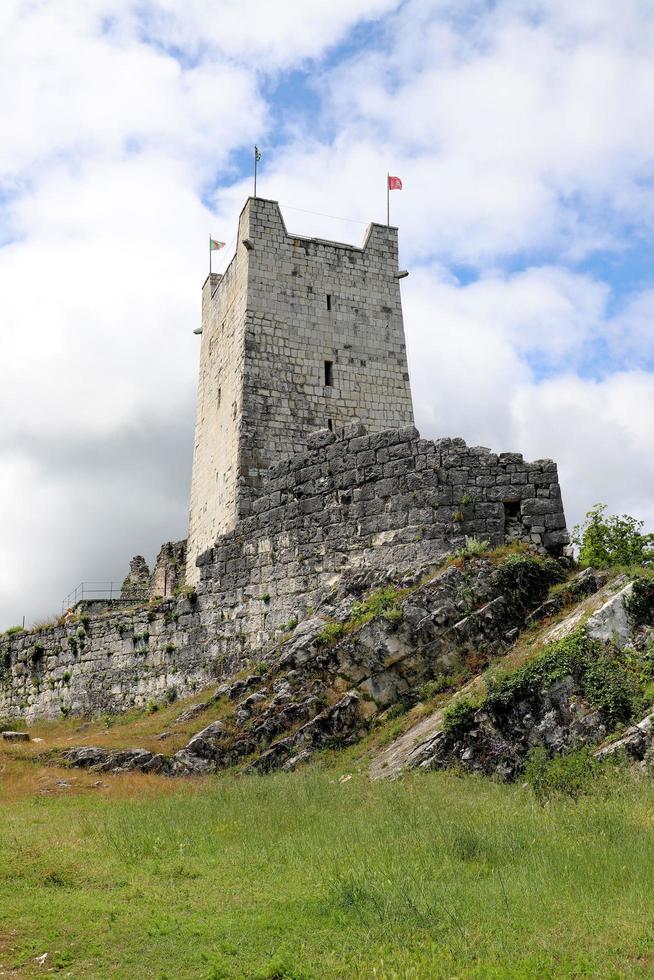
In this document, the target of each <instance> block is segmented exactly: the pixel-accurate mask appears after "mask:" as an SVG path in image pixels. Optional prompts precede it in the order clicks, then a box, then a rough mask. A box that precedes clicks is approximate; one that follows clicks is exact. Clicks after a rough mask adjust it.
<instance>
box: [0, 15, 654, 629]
mask: <svg viewBox="0 0 654 980" xmlns="http://www.w3.org/2000/svg"><path fill="white" fill-rule="evenodd" d="M653 55H654V8H652V5H651V3H650V2H649V0H621V2H620V3H619V4H616V3H615V0H577V2H575V3H574V4H571V3H570V2H569V0H497V2H494V3H491V2H483V0H403V2H402V3H398V2H397V0H330V2H326V0H313V2H312V3H310V4H307V3H305V2H301V0H278V2H277V3H275V4H270V3H269V2H268V0H214V2H212V3H211V4H207V3H206V2H204V0H186V2H185V3H184V4H179V3H174V2H173V0H87V2H85V3H84V4H80V3H79V2H77V0H40V2H39V3H33V2H31V0H30V2H28V0H8V2H7V3H4V4H3V5H2V8H1V10H0V98H1V99H2V105H3V107H4V108H5V112H4V113H3V117H4V123H3V142H2V145H1V146H0V324H1V325H2V330H1V331H0V357H1V358H2V362H3V364H5V365H11V370H10V371H5V375H4V379H3V385H2V387H1V389H0V412H1V415H2V420H3V425H2V427H1V429H0V539H1V540H2V542H3V553H4V556H5V562H4V563H3V565H2V566H0V626H2V625H11V623H12V622H13V621H14V620H16V619H20V617H21V616H22V615H23V614H25V615H26V616H27V618H28V620H29V619H30V618H34V617H37V616H38V615H42V614H48V613H49V612H52V611H54V610H55V609H56V607H57V603H58V601H59V599H60V598H61V596H63V595H64V594H65V593H67V592H68V591H70V589H71V588H72V587H74V585H76V584H77V582H78V581H80V580H82V579H91V578H95V579H110V578H120V577H122V575H123V574H124V571H125V570H126V568H127V563H128V561H129V558H130V557H131V556H132V555H133V554H135V553H143V554H145V555H146V556H147V558H148V559H149V560H151V559H152V557H153V555H154V553H155V552H156V550H157V548H158V546H159V544H160V543H161V542H163V541H164V540H168V539H171V538H180V537H183V536H184V534H185V529H186V513H187V496H188V484H189V476H190V455H191V442H192V428H193V417H194V402H195V381H196V372H197V355H198V350H197V338H196V337H194V335H193V333H192V331H193V328H194V327H195V326H197V323H198V322H199V298H200V287H201V285H202V280H203V278H204V275H205V273H206V268H207V251H206V245H207V237H208V235H209V234H212V235H213V236H214V237H216V238H219V239H222V240H224V241H228V242H229V241H231V240H232V239H233V237H234V234H235V231H236V218H237V215H238V213H239V211H240V209H241V207H242V205H243V201H244V199H245V196H246V195H247V194H248V193H249V192H250V190H251V168H252V146H253V144H254V143H255V142H256V143H257V144H258V145H259V146H260V147H261V150H262V153H263V158H262V161H261V165H260V171H259V177H260V182H259V192H260V193H261V194H262V195H264V196H268V197H272V198H274V199H276V200H279V201H280V202H282V205H283V211H284V215H285V219H286V221H287V225H288V227H289V228H290V229H291V230H294V231H297V232H298V233H305V234H312V235H317V236H321V237H326V238H335V239H339V240H345V241H354V242H360V241H361V240H362V237H363V234H364V231H365V226H366V223H367V222H368V221H370V220H382V221H383V220H384V219H385V175H386V172H387V171H390V172H391V173H397V174H398V175H400V176H401V177H402V179H403V181H404V190H403V191H401V192H395V193H394V194H393V195H392V199H391V200H392V219H393V221H394V222H395V223H397V224H398V225H399V228H400V247H401V258H402V264H403V265H404V266H406V267H407V268H408V269H409V270H410V276H409V278H408V279H406V280H403V285H402V289H403V303H404V312H405V325H406V332H407V340H408V346H409V357H410V366H411V372H412V386H413V393H414V402H415V410H416V418H417V423H418V425H419V427H420V429H421V431H422V432H423V434H424V435H426V436H440V435H450V436H454V435H462V436H464V437H465V438H466V439H468V440H469V441H470V442H471V443H481V444H484V445H488V446H491V447H493V448H495V449H497V450H520V451H523V452H524V453H525V456H527V457H532V458H539V457H553V458H555V459H556V460H557V461H558V462H559V467H560V474H561V480H562V485H563V490H564V500H565V504H566V512H567V516H568V520H569V523H570V524H573V523H575V522H576V521H578V520H579V519H580V518H581V517H582V516H583V513H584V512H585V510H587V509H588V508H590V507H591V506H592V505H593V504H594V503H595V502H596V501H599V500H602V501H605V502H606V503H607V504H608V505H609V507H610V509H611V510H613V511H629V512H631V513H634V514H635V515H637V516H638V517H640V518H642V519H643V520H645V521H646V523H647V524H648V526H650V527H654V503H653V501H652V491H651V488H652V486H654V425H653V424H652V422H653V419H654V333H653V330H652V320H653V317H654V273H653V271H652V270H653V269H654V262H653V260H654V244H653V242H654V181H653V178H654V127H653V126H652V119H653V118H654V57H653ZM334 215H336V216H341V217H342V218H343V219H347V220H338V219H336V218H334V217H326V216H334ZM229 257H230V256H229V254H228V250H226V251H225V253H220V254H217V255H215V256H214V261H215V263H216V266H215V267H216V268H219V263H221V262H222V263H227V262H228V261H229Z"/></svg>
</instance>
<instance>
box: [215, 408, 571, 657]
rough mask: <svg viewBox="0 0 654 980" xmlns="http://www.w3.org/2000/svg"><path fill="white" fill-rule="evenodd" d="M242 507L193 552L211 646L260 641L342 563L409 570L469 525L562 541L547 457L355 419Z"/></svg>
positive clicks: (357, 568)
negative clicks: (243, 512) (369, 426)
mask: <svg viewBox="0 0 654 980" xmlns="http://www.w3.org/2000/svg"><path fill="white" fill-rule="evenodd" d="M251 511H252V513H251V514H250V515H249V516H248V517H245V518H243V519H242V520H241V521H240V522H239V523H238V525H237V527H236V528H235V530H234V531H232V532H229V533H228V534H226V535H223V536H221V537H220V538H219V539H218V541H217V542H216V544H215V546H214V547H213V548H211V549H209V550H208V551H207V552H205V553H204V554H203V555H201V556H200V558H199V559H198V566H199V569H200V575H201V578H200V584H199V587H198V591H199V595H200V606H201V616H202V623H203V626H204V628H205V629H206V631H207V644H208V649H209V650H210V651H211V656H215V657H217V658H221V657H228V656H230V655H231V654H233V649H234V638H235V637H238V638H240V642H241V643H242V650H243V653H244V654H245V655H249V653H250V652H251V651H256V650H260V649H261V648H262V646H263V645H265V644H266V643H267V642H269V641H270V639H271V638H272V637H273V636H274V635H275V633H276V631H279V630H283V629H284V626H285V624H288V623H289V622H293V621H295V620H298V619H302V618H303V617H304V616H305V615H307V613H308V611H309V610H311V609H317V608H319V606H320V604H321V603H322V602H323V601H324V600H325V596H326V595H328V594H329V591H330V590H333V589H334V588H335V587H336V586H337V585H338V582H339V580H340V579H341V577H342V576H343V575H345V574H352V573H357V572H361V571H366V570H370V569H372V570H378V571H384V572H386V573H388V574H389V575H390V576H392V577H401V576H402V575H405V574H407V573H410V574H414V575H415V574H418V573H419V572H420V571H421V569H425V568H426V567H428V566H429V565H430V564H434V563H435V562H437V561H438V560H439V559H440V558H442V557H443V556H444V555H447V554H449V553H451V552H452V551H454V550H456V549H457V548H459V547H461V546H462V545H464V544H465V540H466V537H472V536H474V537H477V538H479V539H480V540H485V541H488V542H489V543H490V544H491V545H493V546H497V545H500V544H503V543H504V542H505V541H507V540H508V541H513V540H521V541H524V542H526V543H529V544H531V545H534V546H535V547H537V548H540V549H542V550H544V551H548V552H549V553H551V554H553V555H558V554H560V553H561V551H562V549H563V547H564V546H565V545H566V544H567V543H568V540H569V539H568V534H567V531H566V528H565V515H564V513H563V504H562V501H561V491H560V488H559V483H558V475H557V468H556V464H555V463H553V462H552V461H551V460H536V461H535V462H532V463H530V462H526V461H525V460H523V458H522V456H521V455H520V454H519V453H500V454H499V455H498V454H496V453H492V452H491V451H490V450H489V449H486V448H485V447H482V446H473V447H468V446H467V445H466V443H465V442H464V440H463V439H438V440H436V441H433V442H432V441H430V440H427V439H421V438H420V436H419V433H418V432H417V430H416V429H415V428H414V427H413V426H406V427H404V428H402V429H394V430H387V431H385V432H379V433H368V432H366V430H365V427H364V426H363V425H360V424H352V425H349V426H346V427H344V428H343V429H342V430H340V431H339V432H338V433H334V432H329V431H322V432H317V433H314V434H313V435H312V436H310V438H309V447H308V450H307V451H306V452H304V453H302V454H299V455H296V456H294V457H292V458H291V459H288V460H285V461H283V462H281V463H279V464H277V465H276V466H274V467H272V469H271V470H270V473H269V477H268V480H267V482H266V491H265V493H263V494H261V495H260V496H259V497H258V498H256V499H255V500H253V502H252V506H251Z"/></svg>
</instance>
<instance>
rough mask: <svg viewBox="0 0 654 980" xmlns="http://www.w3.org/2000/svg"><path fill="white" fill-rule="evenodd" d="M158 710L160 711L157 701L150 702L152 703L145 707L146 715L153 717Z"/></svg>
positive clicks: (149, 702)
mask: <svg viewBox="0 0 654 980" xmlns="http://www.w3.org/2000/svg"><path fill="white" fill-rule="evenodd" d="M158 710H159V705H158V704H157V702H156V701H152V700H150V701H148V703H147V704H146V706H145V711H146V713H147V714H148V715H153V714H154V713H155V711H158Z"/></svg>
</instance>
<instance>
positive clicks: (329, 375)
mask: <svg viewBox="0 0 654 980" xmlns="http://www.w3.org/2000/svg"><path fill="white" fill-rule="evenodd" d="M325 387H327V388H333V387H334V362H333V361H325Z"/></svg>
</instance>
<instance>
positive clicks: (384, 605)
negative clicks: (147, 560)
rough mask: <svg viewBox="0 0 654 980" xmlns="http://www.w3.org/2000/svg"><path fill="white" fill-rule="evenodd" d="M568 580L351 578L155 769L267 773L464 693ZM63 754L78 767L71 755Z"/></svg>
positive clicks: (207, 708) (527, 576)
mask: <svg viewBox="0 0 654 980" xmlns="http://www.w3.org/2000/svg"><path fill="white" fill-rule="evenodd" d="M561 576H562V570H561V567H560V566H559V565H558V564H557V563H555V562H553V561H551V560H550V559H546V558H543V557H541V556H536V555H528V554H521V555H513V556H510V557H509V558H508V559H507V560H505V561H502V562H500V563H499V564H498V563H495V562H494V561H492V560H489V559H487V558H483V557H480V558H470V559H468V560H466V561H463V560H461V561H459V562H457V563H456V564H452V565H448V566H447V567H445V568H443V569H442V570H440V572H439V573H437V574H434V575H433V576H432V577H431V578H430V579H429V580H428V581H425V582H422V583H417V584H415V583H414V584H413V585H411V586H405V587H399V586H389V585H388V584H385V585H380V584H379V583H380V581H383V580H384V577H383V576H380V574H379V573H374V574H372V573H366V574H365V575H362V574H358V575H356V576H354V577H352V578H349V579H347V580H346V581H345V582H344V583H343V587H342V589H341V590H338V591H337V592H336V594H335V595H334V596H333V597H332V599H331V601H330V602H329V603H326V604H325V605H324V607H323V609H322V610H321V615H320V616H317V615H314V616H312V617H311V618H310V619H308V620H306V621H305V622H304V623H302V624H300V625H298V626H297V627H296V628H295V630H294V631H293V633H292V635H291V636H289V637H288V638H287V639H285V640H283V641H282V642H281V643H280V644H279V645H278V646H277V647H276V648H275V649H273V650H270V651H269V654H268V656H267V657H266V659H265V660H262V661H260V663H259V665H258V669H257V670H254V671H252V672H250V673H248V674H246V675H244V676H241V677H237V678H236V679H234V680H233V681H231V682H230V683H223V684H221V685H220V686H219V687H218V689H217V690H216V692H215V695H214V698H213V700H209V701H207V700H205V701H203V702H201V703H199V704H196V705H194V706H192V707H191V708H189V709H187V710H186V711H185V712H184V713H183V714H181V715H180V716H179V718H178V721H180V722H182V721H183V722H187V721H189V720H191V719H193V718H194V717H197V716H199V715H200V714H203V715H206V717H207V723H205V725H204V727H203V728H202V729H201V730H200V731H198V733H197V734H196V735H194V736H193V738H191V739H190V740H189V742H188V744H187V745H186V746H185V747H184V748H183V749H182V750H180V751H179V752H177V753H176V754H175V755H174V756H171V757H169V758H167V760H166V762H165V763H160V761H159V760H158V757H157V762H156V765H157V767H158V768H157V771H160V772H164V773H166V774H169V775H184V774H189V773H203V772H209V771H215V770H218V769H223V768H226V767H229V766H233V765H242V766H244V767H246V768H249V769H254V770H258V771H261V772H267V771H270V770H271V769H274V768H293V767H295V766H296V765H298V764H299V763H300V762H301V761H306V760H307V759H308V758H309V757H310V756H311V754H312V753H313V752H314V751H316V750H317V749H320V748H324V747H326V746H333V745H341V744H344V743H347V742H348V741H349V740H351V739H352V738H356V737H358V735H359V734H360V733H361V732H362V731H363V730H365V728H366V726H367V725H368V723H369V722H370V720H371V719H372V718H373V717H374V716H375V715H376V714H378V713H380V712H382V711H384V710H386V709H387V708H388V707H390V706H391V705H395V704H398V703H402V704H404V705H407V706H408V705H411V704H414V703H416V702H417V701H418V700H419V698H420V696H421V692H422V690H423V688H424V686H425V684H428V683H430V682H433V680H434V678H440V679H441V681H442V682H443V683H444V684H445V685H447V684H448V683H451V684H452V685H454V686H456V685H457V684H458V683H460V681H461V679H464V678H465V677H466V676H468V675H470V674H471V673H475V672H477V671H478V670H479V669H481V667H482V666H483V665H485V664H486V663H488V662H489V660H490V659H492V657H493V656H495V655H497V654H499V653H501V652H503V651H504V650H505V649H506V648H507V647H508V646H509V645H510V643H511V642H512V640H513V638H514V636H515V633H516V632H519V630H520V629H521V627H522V626H524V623H525V618H526V616H527V615H528V612H529V610H530V609H532V608H533V607H534V606H535V605H537V604H539V603H540V602H542V599H543V598H544V596H545V594H546V593H547V590H548V588H549V586H550V585H551V584H552V583H553V582H555V581H557V580H558V579H559V578H560V577H561ZM371 586H372V587H371ZM500 589H501V590H502V591H501V592H500V591H499V590H500ZM212 711H213V713H214V719H213V720H211V713H212ZM216 714H219V716H220V717H218V718H216V717H215V715H216ZM67 758H68V760H69V761H72V762H75V760H76V758H77V756H76V755H75V750H71V752H69V754H68V756H67ZM87 758H88V759H89V760H90V763H91V764H92V765H95V766H99V767H103V766H108V767H109V768H116V767H117V766H118V765H120V766H121V767H122V768H127V769H132V768H137V769H138V768H143V767H146V768H147V771H149V767H150V766H151V765H154V764H155V763H153V762H152V761H151V759H150V757H149V756H147V755H143V754H142V753H140V754H136V753H134V754H132V755H127V756H125V757H122V756H121V757H120V758H118V757H116V756H115V755H112V754H109V755H108V756H107V758H106V759H105V758H102V757H100V756H95V757H94V756H93V755H88V756H87V754H85V753H82V755H81V757H80V759H81V761H82V762H85V760H86V759H87ZM117 758H118V761H116V760H117ZM94 760H95V761H94Z"/></svg>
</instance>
